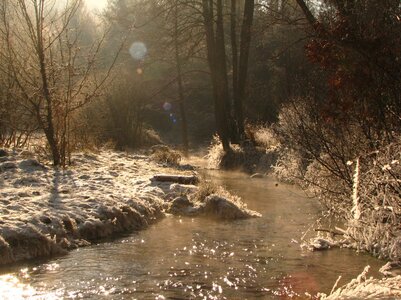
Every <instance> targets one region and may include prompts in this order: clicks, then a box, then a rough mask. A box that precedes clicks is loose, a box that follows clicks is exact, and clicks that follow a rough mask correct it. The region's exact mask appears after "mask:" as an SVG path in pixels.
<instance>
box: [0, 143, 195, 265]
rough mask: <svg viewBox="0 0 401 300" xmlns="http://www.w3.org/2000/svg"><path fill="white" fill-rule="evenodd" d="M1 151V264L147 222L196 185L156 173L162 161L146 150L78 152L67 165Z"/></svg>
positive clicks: (58, 250) (81, 243)
mask: <svg viewBox="0 0 401 300" xmlns="http://www.w3.org/2000/svg"><path fill="white" fill-rule="evenodd" d="M8 152H9V153H8V154H7V155H5V156H2V157H0V188H1V192H0V197H1V198H0V216H1V218H0V265H1V264H9V263H13V262H16V261H20V260H24V259H31V258H35V257H41V256H49V255H54V254H59V253H63V252H65V251H66V250H67V249H72V248H76V247H79V246H85V245H88V244H90V242H91V241H95V240H98V239H101V238H106V237H112V236H113V235H115V234H118V233H122V232H129V231H133V230H139V229H143V228H146V227H147V226H148V225H149V224H150V223H152V222H154V221H156V220H157V219H159V218H161V217H163V216H164V212H165V210H166V209H168V208H169V207H170V204H169V202H170V201H172V200H174V199H175V198H177V197H178V196H182V195H184V194H185V195H189V196H190V194H193V193H195V192H196V191H197V187H196V186H194V185H183V184H177V183H171V182H158V181H155V180H152V178H153V176H154V175H155V174H156V173H160V171H161V169H162V171H163V173H169V172H173V173H174V174H193V171H178V170H173V169H169V168H165V167H161V166H160V165H158V164H156V163H155V162H153V161H152V160H150V159H149V158H148V157H147V156H142V155H131V154H127V153H122V152H119V153H117V152H112V151H102V152H101V153H98V154H84V153H81V154H77V155H75V156H74V157H73V165H72V166H71V167H70V168H69V169H67V170H63V169H58V168H53V167H51V166H50V165H45V164H42V163H39V162H38V161H37V160H35V159H33V155H32V154H31V153H29V152H26V151H14V152H10V151H8Z"/></svg>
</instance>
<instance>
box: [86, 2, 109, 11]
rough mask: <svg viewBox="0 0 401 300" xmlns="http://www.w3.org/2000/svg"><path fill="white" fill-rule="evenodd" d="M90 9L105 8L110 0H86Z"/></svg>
mask: <svg viewBox="0 0 401 300" xmlns="http://www.w3.org/2000/svg"><path fill="white" fill-rule="evenodd" d="M84 1H85V3H86V6H87V7H88V8H89V9H90V10H103V9H104V8H105V7H106V6H107V1H108V0H84Z"/></svg>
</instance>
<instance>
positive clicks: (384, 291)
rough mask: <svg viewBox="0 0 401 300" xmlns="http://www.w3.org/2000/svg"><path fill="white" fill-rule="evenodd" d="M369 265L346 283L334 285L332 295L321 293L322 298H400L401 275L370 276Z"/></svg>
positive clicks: (328, 299)
mask: <svg viewBox="0 0 401 300" xmlns="http://www.w3.org/2000/svg"><path fill="white" fill-rule="evenodd" d="M368 271H369V266H367V267H366V268H365V270H364V271H363V272H362V273H361V274H360V275H359V276H358V277H357V278H355V279H352V280H351V281H350V282H349V283H347V284H346V285H344V286H342V287H339V288H337V287H336V285H337V282H338V281H339V280H340V279H341V277H339V280H337V282H336V284H335V285H334V287H333V290H332V292H331V293H330V295H325V294H319V296H320V299H326V300H330V299H333V300H334V299H399V298H401V276H396V277H392V278H383V279H375V278H372V277H370V278H368V277H367V273H368Z"/></svg>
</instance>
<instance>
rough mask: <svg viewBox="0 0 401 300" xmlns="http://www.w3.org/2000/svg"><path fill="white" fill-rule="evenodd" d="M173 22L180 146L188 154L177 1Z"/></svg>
mask: <svg viewBox="0 0 401 300" xmlns="http://www.w3.org/2000/svg"><path fill="white" fill-rule="evenodd" d="M174 12H175V16H174V17H175V20H174V21H175V22H174V50H175V63H176V69H177V85H178V97H179V108H180V115H181V136H182V146H183V152H184V155H185V156H188V148H189V142H188V124H187V115H186V110H185V97H184V85H183V81H182V66H181V59H180V50H179V42H178V1H176V3H175V11H174Z"/></svg>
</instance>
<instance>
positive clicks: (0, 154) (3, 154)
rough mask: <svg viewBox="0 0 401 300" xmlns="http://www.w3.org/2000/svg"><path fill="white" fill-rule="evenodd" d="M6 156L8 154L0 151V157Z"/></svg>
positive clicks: (2, 150)
mask: <svg viewBox="0 0 401 300" xmlns="http://www.w3.org/2000/svg"><path fill="white" fill-rule="evenodd" d="M4 156H8V152H7V151H6V150H4V149H0V157H4Z"/></svg>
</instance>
